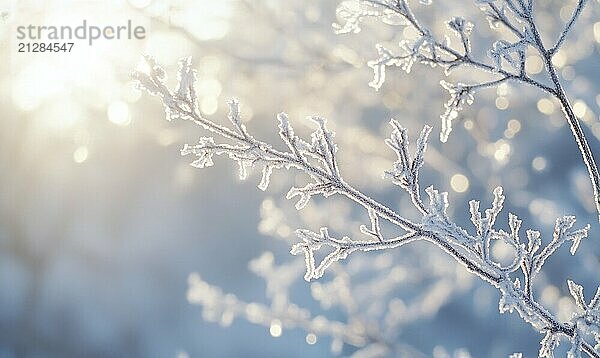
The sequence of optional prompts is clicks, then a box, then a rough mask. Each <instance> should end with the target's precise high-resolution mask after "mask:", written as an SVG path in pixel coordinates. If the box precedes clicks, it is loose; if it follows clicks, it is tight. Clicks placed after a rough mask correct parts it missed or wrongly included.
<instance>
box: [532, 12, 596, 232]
mask: <svg viewBox="0 0 600 358" xmlns="http://www.w3.org/2000/svg"><path fill="white" fill-rule="evenodd" d="M586 3H587V0H579V2H578V3H577V6H576V7H575V10H574V11H573V15H572V16H571V18H570V20H569V21H568V22H567V24H566V26H565V28H564V30H563V31H562V32H561V34H560V36H559V39H558V41H557V42H556V45H554V46H553V47H552V48H551V49H546V47H545V46H544V43H543V42H542V39H541V37H540V34H539V31H538V29H537V26H536V24H535V21H534V18H533V11H530V12H529V13H528V16H527V21H528V22H529V24H530V26H531V29H532V30H533V31H532V32H533V36H534V39H535V44H536V46H535V47H536V48H537V50H538V52H539V53H540V55H541V56H542V58H543V59H544V65H545V67H546V69H547V71H548V73H549V74H550V79H551V80H552V83H553V84H554V88H553V91H552V94H553V95H554V97H555V98H556V99H557V100H558V101H559V102H560V106H561V109H562V111H563V114H564V115H565V119H566V120H567V123H568V124H569V128H571V132H572V133H573V137H575V142H576V143H577V146H578V148H579V151H580V152H581V157H582V158H583V162H584V164H585V166H586V168H587V171H588V175H589V177H590V180H591V182H592V190H593V191H594V203H595V204H596V214H598V221H600V173H598V166H597V165H596V161H595V160H594V156H593V154H592V150H591V149H590V146H589V144H588V142H587V139H586V138H585V134H584V132H583V128H581V124H580V123H579V119H578V118H577V117H576V116H575V113H574V112H573V107H572V106H571V103H570V102H569V99H568V98H567V94H566V92H565V90H564V88H563V86H562V84H561V83H560V79H559V78H558V74H557V73H556V68H555V67H554V65H553V64H552V56H553V55H554V54H555V53H556V51H557V50H558V49H559V48H560V46H561V45H562V44H563V42H564V40H565V38H566V37H567V34H568V33H569V31H570V30H571V28H572V27H573V24H575V22H576V21H577V18H578V17H579V15H580V14H581V12H582V11H583V8H584V7H585V5H586Z"/></svg>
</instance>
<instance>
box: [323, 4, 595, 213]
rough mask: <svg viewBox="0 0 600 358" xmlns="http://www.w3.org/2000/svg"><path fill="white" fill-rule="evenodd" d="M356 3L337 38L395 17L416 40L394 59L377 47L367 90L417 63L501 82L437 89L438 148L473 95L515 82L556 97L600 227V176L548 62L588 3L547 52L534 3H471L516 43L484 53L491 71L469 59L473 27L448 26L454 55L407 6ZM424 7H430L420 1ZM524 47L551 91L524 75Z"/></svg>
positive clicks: (343, 12)
mask: <svg viewBox="0 0 600 358" xmlns="http://www.w3.org/2000/svg"><path fill="white" fill-rule="evenodd" d="M358 3H360V4H361V6H363V7H365V8H366V10H365V9H360V8H359V9H349V8H346V7H344V6H343V5H341V6H340V8H338V15H339V16H340V17H341V18H342V19H344V20H346V23H345V24H344V25H343V26H342V25H338V24H335V25H334V28H335V29H336V30H337V32H338V33H349V32H358V31H360V26H359V25H360V22H361V21H362V19H363V18H366V17H378V16H389V15H390V14H395V15H396V16H398V17H401V18H403V19H404V20H405V22H406V26H411V27H413V28H414V29H415V30H416V31H417V32H418V34H419V38H418V39H417V40H415V41H414V42H411V41H406V40H403V41H401V42H400V49H401V51H402V54H394V53H392V51H391V50H389V49H387V48H385V47H383V46H382V45H377V50H378V52H379V58H378V59H376V60H373V61H370V62H369V66H370V67H372V68H373V70H374V72H375V75H374V79H373V81H372V82H371V83H370V85H371V86H372V87H374V88H375V89H379V88H380V87H381V86H382V84H383V82H384V81H385V68H386V67H387V66H398V67H401V68H402V69H403V70H405V71H406V72H410V70H411V67H412V66H413V64H414V63H417V62H418V63H423V64H427V65H430V66H440V67H443V68H444V69H445V72H446V74H447V75H448V74H449V73H450V72H451V71H452V70H453V69H455V68H457V67H464V66H468V67H472V68H475V69H478V70H482V71H484V72H489V73H491V74H493V75H495V76H500V78H499V79H496V80H492V81H489V82H481V83H476V84H464V83H458V84H451V83H448V82H445V81H442V86H443V87H444V88H446V89H447V90H448V91H449V92H450V95H451V98H450V100H449V101H448V102H447V103H446V104H445V107H446V111H445V112H444V114H442V116H441V118H442V131H441V133H440V139H441V140H442V141H443V142H445V141H446V140H447V138H448V135H449V134H450V132H451V131H452V121H453V120H454V119H455V118H456V117H457V116H458V112H460V111H461V110H462V109H463V107H464V106H465V105H466V104H471V103H472V102H473V97H474V96H473V95H474V93H475V92H477V91H478V90H481V89H484V88H489V87H495V86H497V85H499V84H501V83H503V82H506V81H514V82H521V83H525V84H528V85H531V86H534V87H537V88H539V89H541V90H542V91H544V92H546V93H548V94H549V95H551V96H553V97H555V98H556V99H557V100H558V101H559V102H560V106H561V108H562V110H563V113H564V116H565V119H566V121H567V123H568V125H569V127H570V129H571V132H572V133H573V136H574V137H575V142H576V143H577V146H578V148H579V151H580V153H581V156H582V159H583V162H584V164H585V166H586V169H587V171H588V175H589V177H590V181H591V184H592V190H593V193H594V202H595V205H596V213H597V215H598V221H599V222H600V174H599V172H598V167H597V165H596V163H595V160H594V157H593V154H592V151H591V149H590V146H589V144H588V142H587V140H586V137H585V134H584V132H583V129H582V128H581V124H580V123H579V119H578V118H577V117H576V116H575V114H574V112H573V108H572V106H571V104H570V103H569V100H568V97H567V95H566V93H565V91H564V88H563V86H562V84H561V83H560V80H559V78H558V75H557V73H556V69H555V67H554V65H553V64H552V57H553V56H554V55H555V54H556V52H557V51H558V50H559V49H560V47H561V46H562V45H563V44H564V41H565V39H566V38H567V36H568V34H569V32H570V31H571V30H572V29H573V27H574V25H575V23H576V22H577V19H578V18H579V16H580V15H581V13H582V12H583V9H584V8H585V5H586V4H587V0H579V1H578V2H577V4H576V6H575V9H574V10H573V13H572V15H571V17H570V18H569V20H568V21H567V23H566V24H565V25H564V27H563V29H562V31H561V33H560V35H559V36H558V39H557V40H556V43H555V44H554V46H552V48H549V49H548V48H546V47H545V46H544V44H543V42H542V40H541V37H540V34H539V30H538V27H537V25H536V23H535V20H534V13H535V11H534V0H475V3H476V4H477V5H478V6H480V7H481V9H482V10H483V11H484V12H485V14H486V17H487V18H488V20H489V22H490V25H491V26H492V27H494V28H495V27H498V26H500V25H501V26H504V27H506V28H507V29H509V30H510V31H511V32H512V33H513V34H514V35H515V36H516V37H517V38H518V40H517V41H516V42H512V43H511V42H509V41H506V40H500V41H497V42H496V43H494V46H493V48H492V49H491V50H490V51H489V52H488V55H489V57H491V58H492V60H493V62H494V64H493V65H489V64H487V63H485V62H484V61H481V60H478V59H475V58H474V57H473V53H472V52H471V46H472V44H471V40H470V35H471V31H472V28H473V24H472V23H470V22H468V21H467V20H465V19H463V18H460V17H455V18H453V19H452V20H450V21H448V23H447V25H448V27H449V28H450V29H451V30H452V32H453V33H454V34H455V35H457V36H458V38H459V39H460V43H461V47H462V48H460V49H457V48H453V47H452V46H450V44H449V43H448V42H447V41H439V40H437V39H436V38H434V36H433V35H432V31H431V30H430V29H428V28H427V27H425V26H424V25H423V24H422V23H421V22H420V21H419V20H418V19H417V16H416V15H415V13H414V12H413V10H412V9H411V6H410V5H409V2H408V1H407V0H358ZM423 3H430V2H429V1H425V2H423ZM509 14H510V15H509ZM519 26H522V29H519ZM527 47H532V48H534V49H535V50H536V51H537V52H538V53H539V54H540V56H541V57H542V59H543V62H544V65H545V68H546V70H547V72H548V75H549V77H550V81H551V84H550V85H547V84H545V83H543V82H541V81H539V80H536V79H534V78H532V77H530V76H529V75H528V74H527V72H526V71H525V61H526V49H527Z"/></svg>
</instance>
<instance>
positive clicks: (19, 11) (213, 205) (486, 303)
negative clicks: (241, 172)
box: [0, 0, 600, 357]
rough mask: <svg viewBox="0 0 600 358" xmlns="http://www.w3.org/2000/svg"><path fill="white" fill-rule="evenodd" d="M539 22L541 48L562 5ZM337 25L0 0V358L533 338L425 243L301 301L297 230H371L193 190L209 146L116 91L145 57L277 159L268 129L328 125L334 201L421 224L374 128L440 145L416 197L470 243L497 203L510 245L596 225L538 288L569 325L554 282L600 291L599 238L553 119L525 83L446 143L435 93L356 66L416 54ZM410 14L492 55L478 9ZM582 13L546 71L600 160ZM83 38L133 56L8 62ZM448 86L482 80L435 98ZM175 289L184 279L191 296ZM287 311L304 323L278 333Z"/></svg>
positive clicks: (424, 70) (261, 201) (490, 346)
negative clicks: (104, 32) (456, 32)
mask: <svg viewBox="0 0 600 358" xmlns="http://www.w3.org/2000/svg"><path fill="white" fill-rule="evenodd" d="M538 3H539V16H538V21H539V22H540V24H542V27H543V28H544V29H546V30H547V33H544V36H548V37H549V38H550V37H551V36H554V34H555V32H556V29H557V28H559V27H560V26H559V25H557V24H562V23H563V22H564V21H565V20H566V19H568V17H569V16H570V11H571V9H572V7H573V5H574V4H575V1H559V0H549V1H544V2H541V1H539V2H538ZM336 6H337V2H336V1H317V0H310V1H301V0H292V1H275V0H221V1H211V0H199V1H185V0H177V1H176V0H173V1H168V0H163V1H158V0H130V1H125V0H110V1H94V0H92V1H69V0H63V1H36V0H21V1H16V0H14V1H10V0H9V1H6V0H0V11H7V12H8V17H7V18H6V20H5V21H4V23H0V61H1V63H2V68H1V69H0V91H1V95H0V158H1V159H0V197H1V198H2V200H0V357H32V356H35V357H70V356H79V357H81V356H86V357H138V356H140V357H141V356H144V357H187V356H189V357H199V356H206V357H209V356H210V357H237V356H257V357H281V356H286V357H301V356H313V355H314V356H327V355H332V354H334V355H344V356H346V355H351V354H356V353H360V354H365V355H367V354H369V353H370V354H371V356H379V355H391V356H394V355H396V356H419V355H420V356H435V357H452V356H454V357H468V356H473V357H506V356H508V355H509V354H511V353H513V352H517V351H520V352H524V354H525V356H526V357H529V356H535V355H536V354H537V349H538V342H539V340H540V338H541V337H540V336H539V335H538V334H537V333H535V332H534V331H533V329H531V328H530V327H529V326H527V325H526V324H524V323H523V322H522V321H521V320H520V318H518V317H517V316H516V314H506V315H502V316H501V315H500V314H499V313H498V299H499V295H498V292H497V291H496V290H495V289H494V288H492V287H490V286H488V285H487V284H484V283H482V282H480V281H478V280H477V279H475V278H474V277H472V276H471V275H469V274H468V273H467V272H466V271H465V270H464V269H463V268H462V267H459V266H458V265H457V264H455V263H454V262H453V261H452V260H451V259H450V258H449V257H447V256H446V255H445V254H443V253H441V252H440V250H439V249H437V248H436V247H433V246H431V245H428V244H424V243H417V244H414V245H412V246H409V247H404V248H402V249H400V250H395V251H391V252H385V253H360V254H355V255H354V257H350V258H349V259H348V260H347V261H346V262H343V263H342V264H340V265H336V266H335V267H334V269H333V270H331V271H332V272H330V273H329V274H327V275H326V276H325V277H324V278H323V279H322V280H320V281H318V282H317V283H311V284H309V283H306V282H305V281H304V280H303V279H302V275H303V259H302V258H301V257H293V256H290V255H289V248H290V243H292V242H294V241H295V240H296V239H295V237H294V234H293V231H294V230H295V229H296V228H309V229H312V230H317V229H318V228H319V227H321V226H329V227H330V232H332V234H335V235H337V236H342V235H353V237H355V236H357V235H360V234H359V231H358V227H359V225H360V224H362V223H367V222H368V219H367V216H366V213H364V212H362V211H361V210H359V208H357V207H355V206H353V205H352V204H351V203H349V202H348V201H345V200H343V198H340V197H333V198H330V199H327V200H316V201H315V202H313V203H311V204H309V206H308V207H307V208H306V209H304V210H303V211H301V212H296V211H295V209H294V208H293V204H294V202H290V201H286V200H285V199H283V198H284V196H285V192H287V190H288V189H289V187H290V186H291V185H293V184H294V182H295V180H297V178H296V177H300V175H298V173H294V172H289V173H284V172H280V173H276V174H275V175H274V179H273V181H272V185H271V186H270V188H269V189H268V190H267V192H266V193H263V192H261V191H259V190H257V189H256V184H257V183H258V181H259V180H260V177H259V174H260V173H254V174H253V176H251V177H250V178H249V179H248V180H247V181H243V182H240V181H239V180H238V179H237V169H236V168H235V164H234V163H232V162H230V161H228V160H226V159H224V158H223V159H221V158H219V159H218V160H216V165H215V166H214V167H211V168H209V169H205V170H197V169H194V168H192V167H190V166H189V165H188V163H189V158H181V157H180V156H179V149H180V148H181V147H182V146H183V144H184V143H194V142H195V141H196V140H197V138H198V137H200V136H202V135H206V134H205V133H203V131H202V129H201V128H199V127H196V126H194V125H191V124H190V123H184V122H172V123H169V122H167V121H165V120H164V111H163V109H162V107H161V104H160V103H159V101H157V100H156V99H155V98H150V97H149V96H147V95H145V94H142V93H141V92H140V91H138V90H137V89H136V88H135V86H134V85H133V83H132V81H131V80H130V73H131V71H132V70H134V69H135V68H136V66H138V63H139V61H140V58H141V55H142V54H151V55H153V56H155V57H156V58H157V59H158V61H159V62H161V63H162V64H164V65H165V68H166V70H167V72H168V74H169V75H170V78H171V80H173V79H174V78H175V73H176V68H177V65H176V63H177V60H178V59H179V58H181V57H184V56H189V55H191V56H193V58H194V66H195V68H196V69H197V70H198V78H199V82H198V95H199V100H200V110H201V111H202V113H203V114H204V115H205V116H208V117H210V118H214V120H215V121H217V122H221V123H226V120H227V119H226V112H227V105H226V101H227V100H228V99H230V98H232V97H236V98H238V99H239V100H240V102H241V104H242V117H243V120H244V121H246V122H247V123H246V124H247V126H248V127H249V128H250V131H251V132H252V133H253V134H255V135H256V136H257V137H259V138H262V139H264V140H267V141H270V142H276V141H277V136H276V119H275V115H276V114H277V113H278V112H280V111H286V112H287V113H289V115H290V118H291V120H292V124H293V125H294V126H295V128H296V130H297V132H298V133H300V134H302V135H307V134H309V133H310V130H311V127H310V123H308V121H306V120H305V119H304V118H305V117H306V116H308V115H313V114H315V115H317V114H318V115H320V116H324V117H327V118H329V119H330V122H329V124H330V127H331V128H332V129H334V130H335V131H336V132H337V135H336V140H337V142H338V144H339V148H340V160H341V167H342V171H343V173H344V175H345V177H346V178H347V181H348V182H350V183H352V184H353V185H355V186H356V187H358V188H359V189H361V190H363V191H364V192H366V193H368V194H370V195H372V196H374V197H375V198H377V199H379V200H381V201H382V202H384V203H386V204H387V205H389V206H391V207H392V208H394V209H398V210H399V211H400V212H401V213H403V214H404V215H406V216H408V217H417V213H416V212H415V211H413V209H411V205H410V201H409V200H408V198H407V196H406V195H405V194H404V193H403V192H402V191H401V190H400V189H399V188H397V187H394V186H393V185H392V184H391V183H390V182H389V181H386V180H383V179H382V178H381V173H382V171H383V170H385V169H387V168H389V167H390V166H391V164H392V162H393V161H394V160H395V158H394V155H393V153H392V152H391V151H390V150H388V149H387V147H386V146H385V145H384V144H383V139H384V138H385V137H386V136H388V135H389V128H388V127H387V122H388V121H389V119H390V118H391V117H394V118H396V119H398V120H399V121H400V122H401V123H402V124H403V125H404V126H406V127H407V128H408V129H409V132H410V133H411V136H412V138H416V136H417V135H418V133H419V131H420V129H421V128H422V126H423V124H425V123H427V124H430V125H433V126H434V133H433V134H432V136H431V139H432V140H431V143H430V150H429V152H428V154H427V158H426V159H427V163H426V167H425V169H424V171H423V175H422V178H421V180H422V186H423V187H425V186H428V185H430V184H433V185H435V186H436V188H438V189H440V190H443V191H448V192H449V193H450V194H449V195H450V202H451V207H450V210H451V213H452V215H453V217H454V218H456V221H457V222H459V223H461V224H463V225H464V226H465V227H470V226H469V223H468V222H469V221H468V220H469V214H468V200H470V199H473V198H476V199H478V200H481V201H482V207H489V203H490V201H491V198H492V196H491V191H492V190H493V188H494V187H495V186H497V185H502V186H503V187H504V189H505V193H506V194H507V203H506V205H505V207H506V211H505V212H504V213H503V216H502V220H501V223H502V224H501V225H502V226H504V227H507V225H506V224H505V223H506V218H507V215H508V214H507V213H508V211H510V212H513V213H515V214H517V215H519V217H520V218H521V219H524V228H531V229H537V230H540V231H541V232H542V234H543V238H544V240H546V242H547V240H549V239H550V237H551V233H552V230H553V224H554V220H555V218H556V217H558V216H562V215H566V214H574V215H577V217H578V225H579V226H583V225H585V224H586V223H590V224H592V231H591V237H590V238H589V239H588V240H584V241H583V242H582V244H581V248H580V251H579V252H578V255H577V256H575V257H571V256H570V255H569V254H568V250H566V249H565V250H562V251H561V252H560V254H559V255H558V257H554V258H553V259H552V261H551V262H549V263H548V264H547V265H546V268H545V271H544V273H543V274H542V275H541V276H540V280H539V282H538V284H539V287H537V288H536V289H537V291H536V292H537V297H538V298H539V300H540V302H542V303H543V304H544V305H546V307H548V308H549V309H550V310H551V311H553V312H554V313H556V314H558V315H559V317H562V318H563V319H567V318H569V317H568V316H565V315H566V314H567V313H568V312H570V310H571V309H572V305H573V303H572V301H571V299H570V298H568V291H567V287H566V279H567V278H571V279H574V280H575V281H577V282H579V283H582V284H584V287H585V288H586V290H587V291H592V290H594V289H595V287H596V286H597V285H598V279H599V278H600V277H599V275H598V272H599V271H598V267H599V259H598V257H599V256H598V255H599V254H600V243H599V242H600V241H598V233H599V232H600V227H599V225H598V223H597V222H596V214H595V212H594V206H593V202H592V194H591V193H592V192H591V186H590V184H589V179H588V178H587V175H586V171H585V167H584V165H583V163H582V161H581V159H580V156H579V152H578V150H577V148H576V145H575V143H574V141H573V138H572V136H571V133H570V131H569V128H568V127H567V126H566V125H565V121H564V119H563V116H562V113H561V111H560V108H559V107H558V106H557V103H556V102H554V101H552V100H551V99H549V98H547V97H545V96H544V95H543V94H542V93H540V92H538V91H536V90H534V89H531V88H525V87H523V86H521V85H519V84H512V83H511V84H503V85H502V86H500V87H499V88H497V89H489V90H485V91H483V92H480V93H478V94H477V95H476V101H475V103H474V104H473V105H472V106H469V107H468V108H467V109H466V110H465V111H464V112H463V113H462V114H461V116H460V117H459V119H458V120H457V121H456V122H455V126H454V131H453V133H452V134H451V136H450V139H449V141H448V143H445V144H442V143H440V142H439V140H438V135H439V130H440V125H439V115H440V114H441V113H442V112H443V103H444V102H445V101H446V100H447V99H446V96H447V93H446V91H445V90H444V89H443V88H441V86H439V81H440V80H441V79H444V75H443V73H442V72H441V71H440V70H438V69H431V68H429V67H424V66H420V65H415V67H414V68H413V72H412V73H411V74H409V75H407V74H405V73H403V72H401V71H400V70H397V69H393V68H389V69H388V77H387V81H386V83H385V84H384V86H383V87H382V88H381V89H380V90H379V92H375V91H374V90H373V89H372V88H370V87H368V85H367V84H368V82H369V81H370V80H371V78H372V76H373V73H372V70H371V69H370V68H369V67H367V66H366V62H367V61H368V60H371V59H373V58H375V57H376V55H377V53H376V50H375V43H378V42H382V43H392V44H393V43H397V41H398V40H399V39H400V38H401V37H402V36H410V34H407V33H406V31H403V27H401V26H400V27H399V26H393V25H385V24H381V23H377V22H373V23H367V24H366V26H365V27H364V29H363V31H362V32H361V33H359V34H356V35H334V34H333V31H332V27H331V24H332V23H333V22H336V21H337V20H336V12H335V9H336ZM415 9H416V11H417V12H418V13H419V15H420V16H422V17H423V18H424V19H425V21H430V24H431V26H432V27H433V28H434V29H436V30H439V31H440V33H441V32H442V31H444V28H445V27H444V26H445V25H444V22H443V20H446V19H449V18H451V17H452V16H456V15H463V16H465V17H467V18H468V19H470V20H471V21H473V22H474V23H475V26H476V30H475V39H474V47H475V51H476V52H477V53H479V54H481V55H482V56H483V54H485V51H486V50H487V49H488V48H489V47H490V46H491V43H492V42H493V41H494V39H495V38H497V37H498V36H502V35H503V34H502V33H498V32H496V31H493V30H491V29H490V28H489V27H488V25H487V23H486V21H485V19H483V16H482V15H481V13H480V11H479V9H478V8H477V7H476V6H475V5H474V4H472V3H471V2H461V1H436V2H435V6H432V7H429V8H427V9H424V8H423V7H422V6H421V5H418V4H417V2H416V1H415ZM599 15H600V10H599V7H598V6H597V5H596V4H595V3H591V4H590V6H589V7H588V8H587V9H586V10H585V12H584V13H583V15H582V18H581V19H580V22H579V23H578V25H577V27H576V28H575V30H574V32H573V33H572V34H571V36H570V37H569V39H568V41H567V43H566V45H565V47H564V48H563V49H562V50H561V51H560V52H559V53H558V54H557V55H556V56H555V62H556V66H557V67H558V68H559V70H560V75H561V77H562V80H563V83H564V84H565V87H566V89H567V93H568V94H569V95H570V99H571V100H572V102H573V103H574V108H575V112H576V114H577V116H579V117H580V118H581V119H582V121H583V123H584V124H585V130H586V134H587V136H588V140H589V142H590V145H591V147H592V150H593V151H594V152H595V153H597V154H598V153H600V144H599V142H598V138H600V123H599V118H598V113H600V108H599V106H600V95H598V93H600V91H599V89H600V60H599V58H600V57H599V49H600V22H598V21H599V19H600V16H599ZM83 19H86V20H87V21H88V23H94V24H98V25H101V26H107V25H120V24H123V23H126V22H127V20H132V22H133V23H134V24H135V25H140V26H144V28H145V29H146V34H147V36H146V39H144V40H111V41H107V40H98V41H97V42H96V43H95V44H94V45H92V46H88V45H87V44H86V43H85V42H84V41H79V42H76V43H75V46H74V48H73V51H72V52H71V53H60V54H58V53H17V47H16V46H17V42H18V40H17V39H16V27H17V26H27V25H29V24H33V25H58V26H60V25H70V24H73V26H76V25H78V24H81V21H82V20H83ZM403 32H404V33H403ZM527 64H528V68H527V71H528V72H529V73H530V74H532V75H534V76H537V75H539V76H543V66H542V62H541V60H540V59H539V58H537V57H535V55H534V54H531V56H530V58H528V61H527ZM461 79H462V80H463V81H464V82H469V80H470V79H477V77H476V76H475V75H473V74H468V73H466V74H465V73H462V74H461V73H457V74H455V75H453V77H451V80H455V81H458V80H461ZM173 82H174V81H173ZM598 155H600V154H598ZM598 155H597V160H598V159H600V157H598ZM388 229H389V228H388ZM389 232H390V234H393V232H391V231H389ZM494 255H495V257H497V258H498V259H500V260H501V259H502V258H506V257H507V256H508V255H510V252H507V250H506V248H503V247H500V246H499V247H497V248H494ZM192 272H196V273H198V274H197V275H193V276H192V277H191V278H190V282H192V284H193V289H192V290H190V291H189V292H188V277H189V276H190V274H191V273H192ZM234 295H235V296H234ZM188 298H189V301H188ZM190 301H191V302H190ZM195 303H200V305H197V304H195ZM246 303H249V304H247V305H246ZM250 303H252V304H250ZM297 309H302V312H303V313H302V314H301V315H300V316H299V317H303V318H302V319H298V317H296V318H294V317H295V316H294V315H293V314H292V313H293V312H296V311H295V310H297ZM286 315H287V316H286ZM561 315H562V316H561ZM309 316H310V318H307V317H309ZM307 322H310V324H307ZM348 332H350V333H348ZM348 337H358V338H348ZM381 342H387V343H388V347H387V348H382V347H381V345H378V343H381ZM565 346H566V345H565ZM389 347H394V349H392V350H390V349H389ZM366 348H369V349H371V350H370V351H367V350H366ZM377 349H380V350H377ZM386 349H387V350H386Z"/></svg>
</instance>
